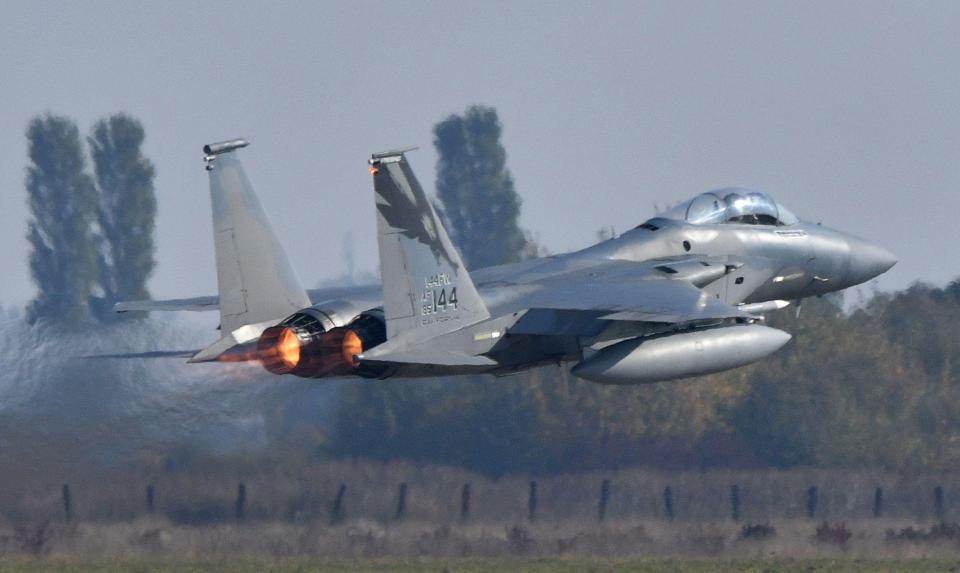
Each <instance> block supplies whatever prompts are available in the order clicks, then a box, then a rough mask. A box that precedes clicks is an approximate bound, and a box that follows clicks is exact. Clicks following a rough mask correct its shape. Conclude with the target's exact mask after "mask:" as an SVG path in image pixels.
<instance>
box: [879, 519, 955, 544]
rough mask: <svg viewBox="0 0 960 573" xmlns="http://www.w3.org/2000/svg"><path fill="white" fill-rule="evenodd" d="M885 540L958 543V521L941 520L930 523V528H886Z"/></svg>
mask: <svg viewBox="0 0 960 573" xmlns="http://www.w3.org/2000/svg"><path fill="white" fill-rule="evenodd" d="M887 541H892V542H897V541H912V542H940V541H949V542H954V543H960V523H946V522H941V523H938V524H936V525H931V526H930V529H926V530H925V529H923V528H920V527H917V528H914V527H912V526H911V527H905V528H903V529H901V530H899V531H896V530H893V529H888V530H887Z"/></svg>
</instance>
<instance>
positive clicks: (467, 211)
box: [433, 106, 537, 268]
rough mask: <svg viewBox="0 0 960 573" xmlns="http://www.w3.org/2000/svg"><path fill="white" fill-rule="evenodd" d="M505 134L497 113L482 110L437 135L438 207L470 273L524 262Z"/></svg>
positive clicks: (455, 118) (472, 110)
mask: <svg viewBox="0 0 960 573" xmlns="http://www.w3.org/2000/svg"><path fill="white" fill-rule="evenodd" d="M500 132H501V126H500V121H499V119H497V112H496V110H495V109H493V108H489V107H483V106H472V107H469V108H467V110H466V112H465V113H464V114H463V115H462V116H461V115H451V116H450V117H448V118H447V119H445V120H443V121H441V122H440V123H438V124H437V125H436V126H434V129H433V134H434V142H433V143H434V146H435V147H436V149H437V154H438V156H439V159H438V160H437V198H438V200H439V202H440V205H439V207H441V209H440V210H441V212H442V215H443V218H444V219H445V221H444V223H445V226H446V229H447V232H448V233H449V234H450V239H451V240H452V241H453V243H454V244H455V245H456V246H457V248H458V250H459V251H460V255H461V256H462V257H463V260H464V263H465V264H466V265H467V267H468V268H483V267H489V266H493V265H499V264H505V263H512V262H516V261H519V260H520V259H521V257H522V256H523V255H524V249H525V247H526V244H527V240H526V238H525V237H524V233H523V231H522V230H521V229H520V226H519V223H518V218H519V216H520V197H519V196H518V195H517V193H516V191H514V189H513V178H512V177H511V176H510V172H509V171H508V170H507V166H506V164H507V152H506V150H504V148H503V145H502V144H501V143H500ZM528 250H530V249H528ZM532 251H533V252H536V251H537V249H536V248H533V249H532Z"/></svg>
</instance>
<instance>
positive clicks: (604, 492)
mask: <svg viewBox="0 0 960 573" xmlns="http://www.w3.org/2000/svg"><path fill="white" fill-rule="evenodd" d="M608 501H610V480H608V479H605V480H603V483H602V484H600V506H599V508H598V509H597V518H598V519H599V520H600V521H601V522H602V521H603V520H604V519H606V517H607V502H608Z"/></svg>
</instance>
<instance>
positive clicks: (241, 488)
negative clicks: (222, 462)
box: [234, 482, 247, 521]
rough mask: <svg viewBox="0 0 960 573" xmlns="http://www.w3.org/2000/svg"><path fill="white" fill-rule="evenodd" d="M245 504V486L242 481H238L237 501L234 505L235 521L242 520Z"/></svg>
mask: <svg viewBox="0 0 960 573" xmlns="http://www.w3.org/2000/svg"><path fill="white" fill-rule="evenodd" d="M246 505H247V486H246V485H244V483H243V482H240V485H238V486H237V501H236V504H235V505H234V513H235V514H236V518H237V521H243V514H244V510H245V509H246V507H245V506H246Z"/></svg>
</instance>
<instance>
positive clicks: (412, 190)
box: [370, 150, 490, 342]
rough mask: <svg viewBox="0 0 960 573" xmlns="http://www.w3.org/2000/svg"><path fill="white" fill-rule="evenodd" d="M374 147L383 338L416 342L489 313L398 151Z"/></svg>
mask: <svg viewBox="0 0 960 573" xmlns="http://www.w3.org/2000/svg"><path fill="white" fill-rule="evenodd" d="M405 151H408V150H401V151H388V152H384V153H376V154H374V155H373V156H372V157H371V159H370V173H371V174H372V175H373V187H374V192H375V195H376V205H377V243H378V246H379V249H380V276H381V278H382V281H383V311H384V317H385V320H386V324H387V338H388V340H391V339H397V338H399V339H402V340H404V341H407V342H417V341H422V340H426V339H428V338H433V337H435V336H439V335H441V334H445V333H448V332H452V331H454V330H458V329H460V328H463V327H464V326H468V325H470V324H474V323H477V322H480V321H482V320H484V319H487V318H489V317H490V313H489V312H488V311H487V308H486V306H485V305H484V304H483V300H482V299H481V298H480V295H479V294H478V293H477V289H476V287H475V286H474V284H473V281H472V280H471V279H470V275H469V274H468V273H467V269H466V268H465V267H464V266H463V261H462V260H461V259H460V255H459V253H457V250H456V249H455V248H454V247H453V244H452V243H451V242H450V238H449V237H448V236H447V232H446V230H445V229H444V228H443V224H442V223H441V222H440V218H439V217H437V213H436V211H435V210H434V208H433V205H431V203H430V200H429V199H428V198H427V196H426V194H425V193H424V192H423V188H422V187H420V183H419V182H418V181H417V178H416V176H414V174H413V171H412V170H411V169H410V164H409V163H408V162H407V159H406V156H405V155H404V152H405Z"/></svg>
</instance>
